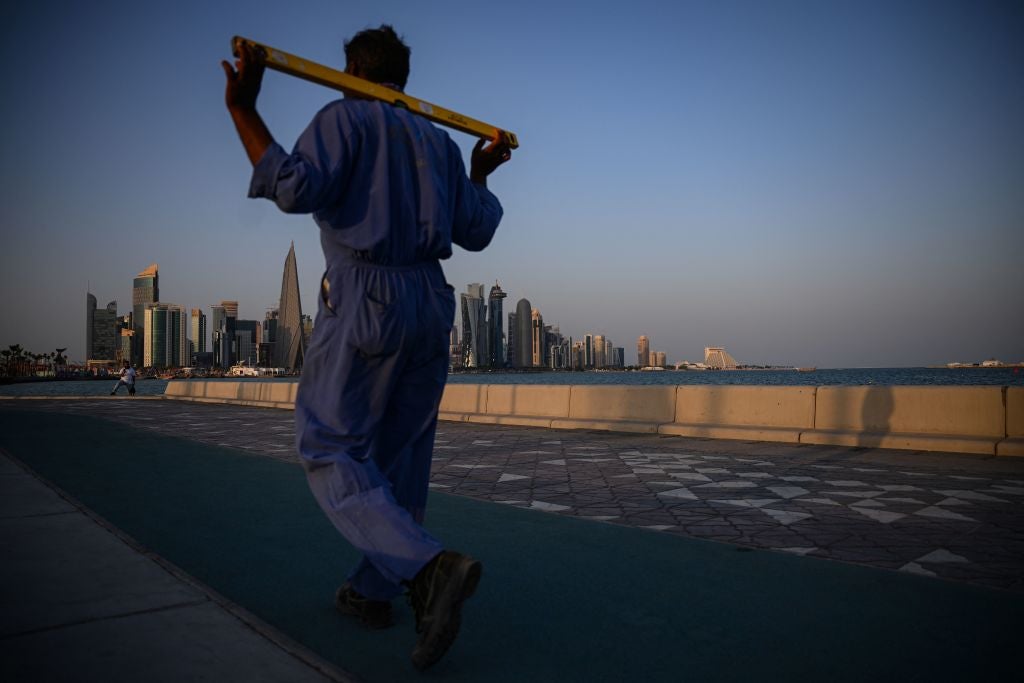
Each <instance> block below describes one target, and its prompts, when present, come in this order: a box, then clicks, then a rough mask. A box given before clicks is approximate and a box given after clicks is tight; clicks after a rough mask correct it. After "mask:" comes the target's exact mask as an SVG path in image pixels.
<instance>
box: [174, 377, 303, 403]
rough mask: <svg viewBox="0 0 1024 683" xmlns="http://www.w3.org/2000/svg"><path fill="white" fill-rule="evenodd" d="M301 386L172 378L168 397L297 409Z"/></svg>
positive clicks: (278, 383) (283, 383) (289, 383)
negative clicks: (173, 379)
mask: <svg viewBox="0 0 1024 683" xmlns="http://www.w3.org/2000/svg"><path fill="white" fill-rule="evenodd" d="M298 388H299V384H298V382H231V381H226V380H217V381H215V382H204V381H203V380H194V379H193V380H179V381H171V382H168V383H167V388H166V389H165V390H164V397H165V398H173V399H176V400H179V401H198V402H200V403H232V404H235V405H242V406H259V407H261V408H285V409H289V410H294V408H295V392H296V390H298Z"/></svg>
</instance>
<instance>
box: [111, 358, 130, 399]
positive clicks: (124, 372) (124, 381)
mask: <svg viewBox="0 0 1024 683" xmlns="http://www.w3.org/2000/svg"><path fill="white" fill-rule="evenodd" d="M122 386H126V387H128V395H129V396H134V395H135V368H133V367H132V366H131V363H129V362H128V361H125V362H124V367H123V368H121V378H120V379H119V380H117V384H115V385H114V390H113V391H111V392H110V395H111V396H113V395H114V394H116V393H117V390H118V389H120V388H121V387H122Z"/></svg>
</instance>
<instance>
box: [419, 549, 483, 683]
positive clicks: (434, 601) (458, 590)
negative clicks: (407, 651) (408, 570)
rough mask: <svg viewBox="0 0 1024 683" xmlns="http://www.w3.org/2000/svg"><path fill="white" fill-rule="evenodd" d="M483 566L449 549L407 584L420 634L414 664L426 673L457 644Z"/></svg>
mask: <svg viewBox="0 0 1024 683" xmlns="http://www.w3.org/2000/svg"><path fill="white" fill-rule="evenodd" d="M482 572H483V565H481V564H480V562H478V561H477V560H474V559H473V558H472V557H469V556H468V555H462V554H461V553H457V552H453V551H451V550H445V551H443V552H441V553H440V554H438V555H437V556H436V557H434V559H432V560H431V561H430V562H428V563H427V564H426V566H425V567H423V569H421V570H420V572H419V573H418V574H417V575H416V577H415V578H414V579H413V580H412V581H409V582H408V583H407V585H408V586H409V592H408V596H409V604H411V605H412V608H413V611H414V612H415V613H416V632H417V633H419V634H420V637H419V640H417V641H416V647H414V648H413V650H412V663H413V665H414V666H415V667H416V668H417V669H419V670H420V671H423V670H424V669H426V668H427V667H429V666H431V665H432V664H435V663H436V662H437V661H438V660H439V659H441V657H443V656H444V653H446V652H447V651H448V648H450V647H451V646H452V643H454V642H455V636H457V635H458V634H459V624H460V623H461V622H462V603H463V601H464V600H466V598H468V597H469V596H471V595H473V592H474V591H475V590H476V586H477V584H478V583H479V582H480V574H481V573H482Z"/></svg>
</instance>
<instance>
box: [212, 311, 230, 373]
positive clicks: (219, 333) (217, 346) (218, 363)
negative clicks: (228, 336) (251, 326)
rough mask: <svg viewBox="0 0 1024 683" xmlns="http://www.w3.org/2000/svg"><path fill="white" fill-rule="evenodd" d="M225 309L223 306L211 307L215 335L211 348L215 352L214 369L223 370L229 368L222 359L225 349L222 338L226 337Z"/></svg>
mask: <svg viewBox="0 0 1024 683" xmlns="http://www.w3.org/2000/svg"><path fill="white" fill-rule="evenodd" d="M224 318H225V315H224V307H223V306H210V329H211V330H212V332H213V334H212V335H211V342H212V344H211V348H210V350H211V351H213V365H214V367H218V368H223V367H227V366H226V365H224V359H223V358H222V357H221V353H222V352H223V349H224V344H223V343H222V337H223V336H224V332H223V330H224Z"/></svg>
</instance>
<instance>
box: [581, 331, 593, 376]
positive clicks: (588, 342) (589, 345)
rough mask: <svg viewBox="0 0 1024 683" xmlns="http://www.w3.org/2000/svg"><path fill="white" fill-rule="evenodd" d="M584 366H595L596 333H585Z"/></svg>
mask: <svg viewBox="0 0 1024 683" xmlns="http://www.w3.org/2000/svg"><path fill="white" fill-rule="evenodd" d="M583 367H585V368H592V367H594V335H592V334H591V333H589V332H587V333H586V334H585V335H583Z"/></svg>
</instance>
